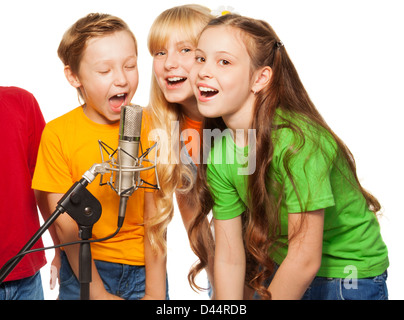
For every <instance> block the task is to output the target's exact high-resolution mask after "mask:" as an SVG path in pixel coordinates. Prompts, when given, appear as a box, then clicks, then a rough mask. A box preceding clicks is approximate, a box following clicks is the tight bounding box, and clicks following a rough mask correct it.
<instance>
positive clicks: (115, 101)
mask: <svg viewBox="0 0 404 320" xmlns="http://www.w3.org/2000/svg"><path fill="white" fill-rule="evenodd" d="M126 97H127V94H126V93H120V94H117V95H115V96H113V97H111V98H109V103H110V104H111V106H112V108H114V109H118V108H120V107H121V106H123V105H125V104H126Z"/></svg>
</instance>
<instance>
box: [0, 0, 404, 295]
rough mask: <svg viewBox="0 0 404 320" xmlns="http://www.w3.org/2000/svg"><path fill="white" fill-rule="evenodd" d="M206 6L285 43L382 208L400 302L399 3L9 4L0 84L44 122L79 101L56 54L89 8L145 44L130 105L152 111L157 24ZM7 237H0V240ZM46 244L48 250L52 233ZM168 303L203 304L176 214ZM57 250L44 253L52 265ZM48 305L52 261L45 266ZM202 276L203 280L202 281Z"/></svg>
mask: <svg viewBox="0 0 404 320" xmlns="http://www.w3.org/2000/svg"><path fill="white" fill-rule="evenodd" d="M192 2H195V3H196V2H200V3H201V4H204V5H206V6H208V7H210V8H211V9H216V8H217V7H218V6H219V5H230V6H232V7H234V8H235V11H237V12H238V13H240V14H243V15H247V16H251V17H254V18H260V19H264V20H266V21H268V22H269V23H270V24H271V25H272V26H273V27H274V29H275V30H276V32H277V34H278V35H279V37H280V38H281V39H282V41H283V42H284V44H285V46H286V49H287V51H288V53H289V55H290V56H291V58H292V61H293V62H294V64H295V66H296V68H297V70H298V72H299V74H300V77H301V79H302V81H303V83H304V85H305V87H306V89H307V91H308V92H309V94H310V96H311V98H312V100H313V101H314V103H315V104H316V106H317V108H318V109H319V110H320V112H321V113H322V115H323V116H324V117H325V119H326V120H327V121H328V123H329V124H330V126H331V127H332V128H333V129H334V131H335V132H336V133H337V134H338V135H339V136H340V137H341V138H342V139H343V140H344V141H345V142H346V144H347V145H348V146H349V148H350V149H351V151H352V152H353V154H354V155H355V158H356V162H357V167H358V175H359V177H360V180H361V182H362V184H363V186H364V187H365V188H367V189H368V190H370V191H371V192H372V193H373V194H374V195H375V196H376V197H378V199H379V200H380V202H381V203H382V205H383V217H382V218H381V219H380V223H381V227H382V235H383V238H384V241H385V242H386V243H387V245H388V248H389V257H390V268H389V278H388V286H389V292H390V299H403V298H404V293H403V292H402V290H400V289H401V288H402V286H403V284H404V283H403V280H402V277H401V273H402V270H403V269H404V263H403V257H402V256H403V250H402V244H403V232H402V226H403V222H404V218H403V213H404V210H403V206H402V199H403V198H404V188H403V187H402V182H403V181H404V174H403V170H402V163H403V149H402V148H403V138H404V134H403V128H402V117H401V116H402V109H403V108H404V99H403V75H404V62H403V60H404V46H403V31H404V22H403V19H402V3H401V1H399V0H383V1H381V0H378V1H375V0H339V1H331V0H328V1H324V0H305V1H299V0H283V1H271V0H266V1H258V0H245V1H231V2H230V1H229V2H227V3H226V2H220V1H217V0H216V1H210V0H207V1H206V0H204V1H200V0H195V1H192V0H191V1H172V0H165V1H161V0H154V1H135V0H131V1H126V0H115V1H110V0H108V1H104V0H94V1H89V0H86V1H83V0H80V1H77V0H68V1H51V0H36V1H29V0H25V1H23V0H13V1H2V2H1V4H0V85H2V86H19V87H22V88H25V89H27V90H29V91H31V92H32V93H33V94H34V95H35V97H36V98H37V100H38V102H39V104H40V106H41V108H42V111H43V114H44V117H45V119H46V121H49V120H52V119H54V118H55V117H57V116H60V115H62V114H64V113H66V112H67V111H70V110H71V109H73V108H74V107H76V106H77V105H78V99H77V94H76V91H75V89H73V88H72V87H70V85H69V84H68V83H67V81H66V80H65V78H64V74H63V65H62V63H61V62H60V60H59V59H58V57H57V54H56V50H57V47H58V45H59V42H60V40H61V38H62V35H63V33H64V32H65V31H66V29H67V28H68V27H69V26H70V25H72V24H73V23H74V22H75V21H76V20H77V19H79V18H81V17H82V16H84V15H86V14H88V13H90V12H103V13H111V14H114V15H117V16H119V17H121V18H122V19H124V20H125V21H126V22H127V23H128V24H129V26H130V28H131V29H132V30H133V32H134V33H135V36H136V37H137V40H138V44H139V72H140V84H139V88H138V90H137V93H136V95H135V98H134V100H133V102H135V103H137V104H141V105H147V103H148V99H149V84H150V79H151V57H150V55H149V53H148V51H147V35H148V30H149V28H150V25H151V23H152V22H153V20H154V19H155V18H156V16H157V15H158V14H159V13H160V12H161V11H163V10H165V9H167V8H170V7H172V6H174V5H178V4H185V3H192ZM0 241H1V240H0ZM45 242H46V244H47V245H50V244H51V242H50V240H49V236H46V237H45ZM168 245H169V250H168V259H169V260H168V274H169V281H170V296H171V299H206V298H207V295H206V294H205V293H202V294H196V293H194V292H193V291H192V290H191V289H190V288H189V285H188V283H187V279H186V276H187V273H188V269H189V267H190V265H191V264H192V263H193V262H194V261H195V257H194V256H193V255H192V253H191V251H190V249H189V245H188V241H187V238H186V235H185V231H184V227H183V225H182V222H181V218H180V216H179V214H178V210H176V212H175V218H174V221H173V222H172V223H171V225H170V227H169V233H168ZM52 257H53V251H52V250H50V251H47V258H48V262H50V261H51V259H52ZM42 277H43V282H44V289H45V297H46V299H55V298H56V297H57V288H56V289H55V290H53V291H50V290H49V284H48V283H49V263H48V265H47V266H46V267H44V268H43V269H42ZM205 278H206V277H205V275H202V276H201V277H200V283H201V284H203V283H204V282H205Z"/></svg>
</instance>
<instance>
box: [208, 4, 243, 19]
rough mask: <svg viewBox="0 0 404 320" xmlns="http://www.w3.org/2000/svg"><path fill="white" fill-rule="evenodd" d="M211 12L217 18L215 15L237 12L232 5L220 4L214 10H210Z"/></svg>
mask: <svg viewBox="0 0 404 320" xmlns="http://www.w3.org/2000/svg"><path fill="white" fill-rule="evenodd" d="M211 14H212V15H213V16H215V17H216V18H217V17H221V16H225V15H226V14H237V12H235V11H234V8H233V7H230V6H220V7H218V8H217V9H216V10H212V11H211Z"/></svg>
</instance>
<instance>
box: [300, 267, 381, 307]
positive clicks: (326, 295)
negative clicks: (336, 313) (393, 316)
mask: <svg viewBox="0 0 404 320" xmlns="http://www.w3.org/2000/svg"><path fill="white" fill-rule="evenodd" d="M386 280H387V271H385V272H384V273H382V274H381V275H378V276H376V277H371V278H363V279H350V281H348V280H347V279H343V278H323V277H315V278H314V280H313V282H312V283H311V284H310V286H309V287H308V289H307V290H306V292H305V294H304V295H303V297H302V300H388V291H387V285H386Z"/></svg>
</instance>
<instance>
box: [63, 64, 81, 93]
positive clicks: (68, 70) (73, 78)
mask: <svg viewBox="0 0 404 320" xmlns="http://www.w3.org/2000/svg"><path fill="white" fill-rule="evenodd" d="M64 72H65V76H66V79H67V81H69V83H70V84H71V85H72V86H73V87H75V88H76V89H78V88H79V87H81V82H80V80H79V78H78V77H77V76H76V75H75V74H74V73H73V71H72V69H71V68H70V66H65V68H64Z"/></svg>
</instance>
